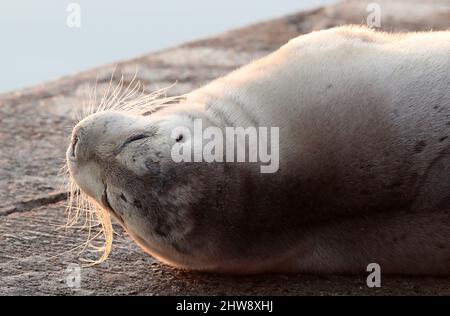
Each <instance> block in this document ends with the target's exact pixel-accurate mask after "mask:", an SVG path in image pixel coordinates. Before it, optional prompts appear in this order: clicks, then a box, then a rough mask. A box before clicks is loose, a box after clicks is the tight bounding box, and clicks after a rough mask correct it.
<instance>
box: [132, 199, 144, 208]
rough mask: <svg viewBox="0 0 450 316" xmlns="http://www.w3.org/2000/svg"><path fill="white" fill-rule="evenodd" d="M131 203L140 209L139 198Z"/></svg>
mask: <svg viewBox="0 0 450 316" xmlns="http://www.w3.org/2000/svg"><path fill="white" fill-rule="evenodd" d="M133 205H134V206H136V207H137V208H139V209H142V203H141V201H139V200H134V201H133Z"/></svg>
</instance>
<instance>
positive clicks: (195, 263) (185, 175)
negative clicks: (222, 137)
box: [66, 105, 239, 270]
mask: <svg viewBox="0 0 450 316" xmlns="http://www.w3.org/2000/svg"><path fill="white" fill-rule="evenodd" d="M197 119H201V120H202V122H203V127H207V126H208V125H210V124H211V123H210V122H209V120H208V119H207V118H206V117H204V115H203V114H202V111H197V110H196V109H195V107H191V108H189V107H188V106H186V105H183V109H182V110H178V106H171V107H168V108H166V109H163V110H160V111H158V112H156V113H154V114H152V115H149V116H143V115H133V114H128V113H123V112H108V111H106V112H101V113H96V114H92V115H90V116H88V117H86V118H85V119H83V120H82V121H81V122H80V123H78V124H77V125H76V126H75V128H74V129H73V133H72V142H71V144H70V146H69V148H68V150H67V153H66V156H67V162H68V167H69V172H70V175H71V177H72V178H73V180H74V181H75V183H76V184H77V186H78V187H79V188H80V189H81V191H83V192H84V193H85V194H87V195H88V196H89V198H90V199H93V200H95V202H96V204H98V205H99V206H100V207H101V208H102V209H103V211H105V210H106V211H108V212H109V213H110V214H112V215H113V217H114V218H115V219H117V220H118V222H119V223H120V224H121V225H122V226H123V227H124V228H125V230H126V231H127V232H128V233H129V235H130V236H131V237H132V238H133V239H134V240H135V241H136V242H137V243H138V244H139V245H141V246H142V247H143V248H144V249H145V250H146V251H147V252H149V253H150V254H152V255H153V256H155V257H157V258H158V259H160V260H162V261H164V262H167V263H170V264H171V265H174V266H178V267H184V268H189V269H195V270H213V269H215V267H216V265H218V264H219V263H218V262H215V260H217V261H220V260H222V259H223V258H224V256H225V255H228V254H230V252H229V251H227V250H226V248H227V246H226V245H225V244H224V243H223V241H224V240H230V238H229V236H227V237H226V238H225V235H224V234H223V233H222V232H226V231H229V230H228V229H227V225H229V223H231V222H233V221H234V220H239V218H238V217H237V216H236V215H235V214H232V213H226V212H224V210H223V199H224V198H225V196H224V186H227V182H228V181H233V182H236V180H233V179H231V177H232V173H233V172H226V171H225V169H226V166H225V165H224V164H220V163H201V162H181V163H180V162H178V163H177V162H175V161H174V160H173V159H172V156H171V151H172V148H173V147H174V145H175V144H177V143H184V144H191V145H193V143H194V142H195V141H196V140H195V139H194V138H195V133H190V134H189V133H187V134H186V135H184V134H182V133H174V132H173V131H174V130H175V128H178V130H179V127H183V128H185V130H192V129H193V128H194V121H195V120H197ZM200 137H201V136H200ZM233 188H236V186H235V185H234V186H233Z"/></svg>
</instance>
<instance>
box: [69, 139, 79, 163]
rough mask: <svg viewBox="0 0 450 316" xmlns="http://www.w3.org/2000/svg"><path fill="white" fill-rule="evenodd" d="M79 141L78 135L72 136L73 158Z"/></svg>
mask: <svg viewBox="0 0 450 316" xmlns="http://www.w3.org/2000/svg"><path fill="white" fill-rule="evenodd" d="M77 143H78V136H77V135H74V136H73V138H72V149H71V153H70V154H71V155H72V157H73V158H75V157H76V152H75V149H76V146H77Z"/></svg>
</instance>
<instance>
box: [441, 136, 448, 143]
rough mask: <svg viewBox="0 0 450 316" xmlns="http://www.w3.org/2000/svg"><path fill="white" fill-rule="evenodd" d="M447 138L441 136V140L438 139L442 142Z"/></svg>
mask: <svg viewBox="0 0 450 316" xmlns="http://www.w3.org/2000/svg"><path fill="white" fill-rule="evenodd" d="M447 138H448V136H442V137H441V138H439V141H440V142H443V141H444V140H446V139H447Z"/></svg>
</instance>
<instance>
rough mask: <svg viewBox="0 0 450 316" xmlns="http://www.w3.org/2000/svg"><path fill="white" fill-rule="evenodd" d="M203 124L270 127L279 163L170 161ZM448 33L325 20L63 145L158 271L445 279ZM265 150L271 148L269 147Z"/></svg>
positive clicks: (449, 239)
mask: <svg viewBox="0 0 450 316" xmlns="http://www.w3.org/2000/svg"><path fill="white" fill-rule="evenodd" d="M198 120H200V121H201V122H202V125H203V128H205V129H206V128H208V127H217V128H219V129H222V130H224V129H225V128H226V127H244V128H248V127H252V126H256V127H278V128H279V144H278V147H277V149H278V151H279V166H278V168H277V170H276V172H271V173H262V172H260V168H259V167H260V166H259V164H257V163H254V162H248V163H243V162H228V161H227V162H218V161H213V162H206V161H200V162H198V161H194V162H192V161H191V162H187V161H185V162H175V161H174V160H173V156H172V150H173V148H174V146H176V145H177V144H185V145H187V144H192V143H195V142H201V143H204V142H205V141H204V140H202V139H198V136H195V133H194V136H192V134H188V133H179V134H177V133H175V135H174V133H173V131H174V130H180V129H179V128H180V127H181V128H183V129H182V130H184V131H191V130H193V129H194V123H195V121H198ZM449 136H450V32H425V33H405V34H386V33H380V32H376V31H373V30H370V29H367V28H360V27H351V26H346V27H338V28H334V29H329V30H324V31H318V32H313V33H310V34H307V35H303V36H300V37H298V38H295V39H293V40H291V41H290V42H289V43H287V44H286V45H284V46H282V47H281V48H280V49H279V50H277V51H276V52H274V53H272V54H270V55H268V56H267V57H264V58H262V59H260V60H257V61H255V62H253V63H251V64H249V65H246V66H244V67H242V68H240V69H238V70H236V71H234V72H232V73H230V74H228V75H226V76H224V77H222V78H219V79H217V80H214V81H212V82H211V83H209V84H207V85H206V86H204V87H202V88H200V89H198V90H195V91H193V92H191V93H189V94H187V95H186V97H185V98H184V99H183V100H181V101H179V102H178V103H177V104H171V105H169V106H167V107H164V108H162V109H159V110H158V111H156V112H154V113H152V114H150V115H138V114H133V113H128V112H127V111H114V110H106V111H101V112H99V113H95V114H92V115H89V116H88V117H86V118H85V119H83V120H82V121H81V122H80V123H78V124H77V125H76V126H75V128H74V130H73V135H72V143H71V144H70V146H69V148H68V151H67V162H68V167H69V170H70V174H71V176H72V177H73V179H74V181H75V182H76V184H77V185H78V186H79V187H80V189H81V190H82V191H83V192H84V193H86V194H87V195H88V196H89V197H90V198H91V199H93V200H95V201H96V202H97V203H98V204H99V205H101V207H102V208H103V209H104V210H108V212H109V213H111V214H112V215H113V217H115V218H116V219H117V220H118V222H119V223H120V224H121V225H122V226H123V227H124V228H125V230H126V231H127V232H128V233H129V235H130V236H131V237H132V238H133V239H134V240H135V241H136V242H137V243H138V244H139V245H141V246H142V248H143V249H144V250H145V251H146V252H148V253H149V254H151V255H152V256H154V257H156V258H158V259H159V260H161V261H163V262H165V263H168V264H170V265H173V266H176V267H180V268H184V269H189V270H199V271H212V272H222V273H263V272H264V273H266V272H302V273H363V272H365V271H366V267H367V266H368V264H370V263H378V264H379V265H380V267H381V270H382V272H384V273H399V274H429V275H432V274H433V275H438V274H449V273H450V138H449ZM273 148H274V147H272V149H273Z"/></svg>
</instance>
